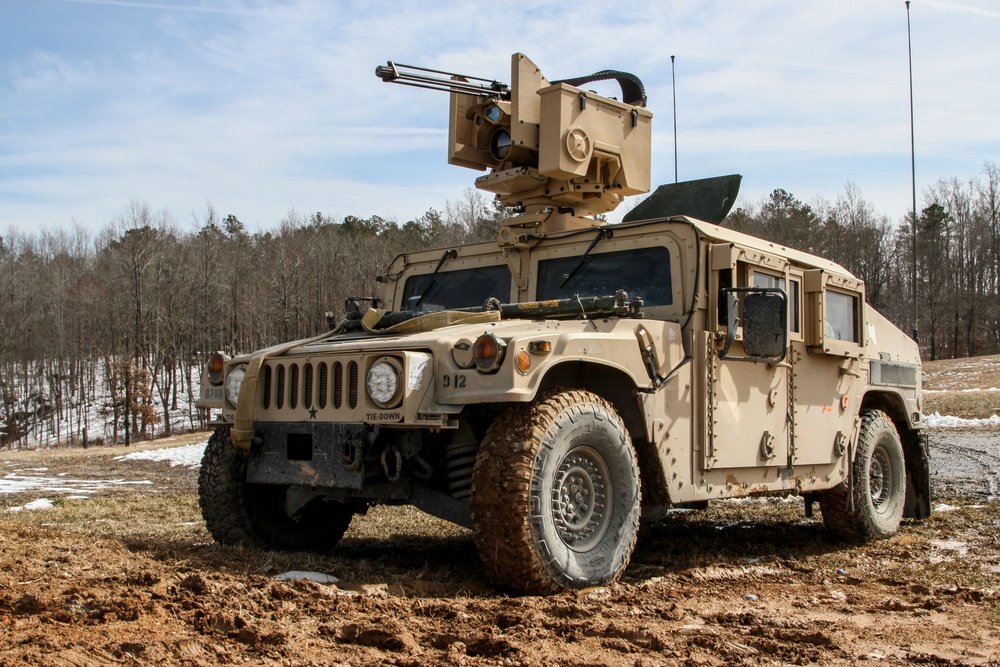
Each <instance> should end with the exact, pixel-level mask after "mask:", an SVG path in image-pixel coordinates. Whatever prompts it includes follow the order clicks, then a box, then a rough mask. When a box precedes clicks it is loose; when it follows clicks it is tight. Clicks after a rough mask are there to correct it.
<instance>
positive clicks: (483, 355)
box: [472, 333, 507, 373]
mask: <svg viewBox="0 0 1000 667" xmlns="http://www.w3.org/2000/svg"><path fill="white" fill-rule="evenodd" d="M506 351H507V343H506V342H505V341H503V340H501V339H499V338H497V337H496V336H494V335H493V334H491V333H484V334H483V335H482V336H480V337H479V338H477V339H476V342H475V343H473V344H472V361H473V363H474V364H475V365H476V368H477V369H479V370H480V371H482V372H483V373H495V372H496V371H497V369H498V368H500V364H502V363H503V356H504V353H505V352H506Z"/></svg>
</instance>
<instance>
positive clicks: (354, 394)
mask: <svg viewBox="0 0 1000 667" xmlns="http://www.w3.org/2000/svg"><path fill="white" fill-rule="evenodd" d="M349 369H350V379H349V380H348V387H347V392H348V394H347V404H348V405H350V406H351V407H352V408H356V407H358V362H356V361H352V362H351V364H350V366H349Z"/></svg>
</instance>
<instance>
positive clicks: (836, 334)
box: [824, 290, 861, 343]
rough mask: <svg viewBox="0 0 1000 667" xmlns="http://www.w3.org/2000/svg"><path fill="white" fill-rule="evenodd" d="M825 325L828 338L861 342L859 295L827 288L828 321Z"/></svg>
mask: <svg viewBox="0 0 1000 667" xmlns="http://www.w3.org/2000/svg"><path fill="white" fill-rule="evenodd" d="M824 326H825V328H826V332H825V335H826V337H827V338H833V339H835V340H846V341H848V342H851V343H857V342H860V340H861V338H860V332H859V330H858V297H856V296H852V295H850V294H844V293H842V292H834V291H833V290H827V292H826V322H825V323H824Z"/></svg>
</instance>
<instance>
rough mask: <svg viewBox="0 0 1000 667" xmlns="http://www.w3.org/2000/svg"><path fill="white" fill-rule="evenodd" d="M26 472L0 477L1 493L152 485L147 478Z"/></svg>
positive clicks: (99, 489)
mask: <svg viewBox="0 0 1000 667" xmlns="http://www.w3.org/2000/svg"><path fill="white" fill-rule="evenodd" d="M21 472H24V471H21V470H15V471H14V472H12V473H10V474H8V475H5V476H4V477H3V478H0V495H4V494H8V493H24V492H27V491H43V492H49V493H73V494H82V493H93V492H95V491H103V490H105V489H110V488H112V487H115V486H142V485H145V484H149V485H152V482H151V481H149V480H148V479H147V480H125V479H69V478H66V477H42V476H40V475H21V474H19V473H21Z"/></svg>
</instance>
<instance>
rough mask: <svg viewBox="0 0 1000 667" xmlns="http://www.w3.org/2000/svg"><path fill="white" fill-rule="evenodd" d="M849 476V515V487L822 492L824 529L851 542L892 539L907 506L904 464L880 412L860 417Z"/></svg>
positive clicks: (892, 427) (889, 425)
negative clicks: (850, 501)
mask: <svg viewBox="0 0 1000 667" xmlns="http://www.w3.org/2000/svg"><path fill="white" fill-rule="evenodd" d="M852 475H853V486H852V492H853V496H854V498H853V499H854V509H853V510H852V511H849V510H848V509H847V507H848V502H847V499H848V486H847V484H841V485H839V486H837V487H836V488H834V489H832V490H830V491H827V492H825V493H822V494H820V509H821V511H822V512H823V522H824V523H825V524H826V527H827V528H828V529H829V530H830V532H831V533H832V534H833V535H834V536H835V537H837V538H838V539H841V540H847V541H852V542H867V541H870V540H877V539H882V538H886V537H891V536H892V535H895V534H896V531H897V530H899V524H900V522H901V521H902V519H903V507H904V504H905V502H906V461H905V460H904V458H903V445H902V442H901V441H900V438H899V432H898V431H897V430H896V426H895V424H893V423H892V420H891V419H889V417H888V416H887V415H886V414H885V413H884V412H882V411H881V410H872V411H869V412H865V413H864V414H863V415H862V416H861V434H860V435H859V436H858V446H857V451H856V452H855V455H854V463H853V467H852Z"/></svg>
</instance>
